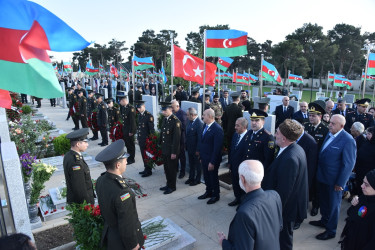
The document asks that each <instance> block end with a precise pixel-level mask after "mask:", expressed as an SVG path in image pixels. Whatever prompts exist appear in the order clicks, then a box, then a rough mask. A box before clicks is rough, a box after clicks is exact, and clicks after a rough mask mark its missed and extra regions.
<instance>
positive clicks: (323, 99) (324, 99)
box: [317, 96, 327, 102]
mask: <svg viewBox="0 0 375 250" xmlns="http://www.w3.org/2000/svg"><path fill="white" fill-rule="evenodd" d="M326 99H327V97H325V96H320V97H318V99H317V100H321V101H324V102H325V101H326Z"/></svg>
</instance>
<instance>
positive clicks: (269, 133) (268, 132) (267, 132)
mask: <svg viewBox="0 0 375 250" xmlns="http://www.w3.org/2000/svg"><path fill="white" fill-rule="evenodd" d="M263 131H264V133H266V134H268V135H271V132H270V131H268V130H267V129H264V130H263Z"/></svg>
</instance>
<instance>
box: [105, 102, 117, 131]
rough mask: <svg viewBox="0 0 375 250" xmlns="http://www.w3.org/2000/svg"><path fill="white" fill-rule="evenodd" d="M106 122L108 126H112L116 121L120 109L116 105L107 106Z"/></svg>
mask: <svg viewBox="0 0 375 250" xmlns="http://www.w3.org/2000/svg"><path fill="white" fill-rule="evenodd" d="M107 112H108V124H109V128H112V127H113V125H115V123H116V122H118V120H119V117H120V110H119V109H118V108H116V107H112V108H108V109H107Z"/></svg>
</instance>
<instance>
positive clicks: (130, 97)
mask: <svg viewBox="0 0 375 250" xmlns="http://www.w3.org/2000/svg"><path fill="white" fill-rule="evenodd" d="M133 91H134V87H133V85H130V90H129V91H128V98H129V99H128V100H129V102H130V103H133V102H134V100H133V99H134V98H133V93H134V92H133Z"/></svg>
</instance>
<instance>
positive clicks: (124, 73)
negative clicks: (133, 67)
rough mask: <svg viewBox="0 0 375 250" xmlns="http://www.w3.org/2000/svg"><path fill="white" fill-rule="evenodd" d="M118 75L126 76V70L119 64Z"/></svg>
mask: <svg viewBox="0 0 375 250" xmlns="http://www.w3.org/2000/svg"><path fill="white" fill-rule="evenodd" d="M120 76H122V77H123V78H125V77H126V71H125V69H124V68H123V67H122V66H121V65H120Z"/></svg>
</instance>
